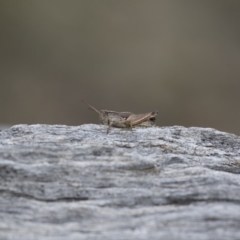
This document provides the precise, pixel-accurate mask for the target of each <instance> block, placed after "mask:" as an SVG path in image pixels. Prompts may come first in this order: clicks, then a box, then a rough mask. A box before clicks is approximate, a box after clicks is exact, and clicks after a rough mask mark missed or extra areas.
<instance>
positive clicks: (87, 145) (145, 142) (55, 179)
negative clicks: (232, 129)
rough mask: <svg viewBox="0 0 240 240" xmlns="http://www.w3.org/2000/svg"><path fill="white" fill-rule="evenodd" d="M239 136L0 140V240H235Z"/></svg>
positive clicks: (171, 133) (145, 134) (64, 133)
mask: <svg viewBox="0 0 240 240" xmlns="http://www.w3.org/2000/svg"><path fill="white" fill-rule="evenodd" d="M239 173H240V137H238V136H236V135H233V134H228V133H224V132H219V131H217V130H214V129H209V128H208V129H206V128H196V127H193V128H184V127H179V126H174V127H162V128H160V127H153V128H135V129H133V131H130V130H125V129H111V131H110V133H109V134H108V135H106V126H101V125H93V124H88V125H82V126H77V127H69V126H59V125H55V126H50V125H30V126H28V125H16V126H13V127H11V128H10V129H7V130H3V131H1V132H0V239H1V240H5V239H6V240H10V239H11V240H15V239H16V240H30V239H31V240H32V239H47V240H57V239H60V240H63V239H64V240H65V239H68V240H75V239H86V240H87V239H88V240H89V239H94V240H95V239H96V240H98V239H102V240H103V239H104V240H106V239H111V240H112V239H119V240H121V239H140V240H141V239H151V240H155V239H156V240H157V239H178V240H179V239H180V240H181V239H182V240H186V239H194V240H195V239H204V240H205V239H209V240H210V239H218V240H219V239H231V240H233V239H240V175H239Z"/></svg>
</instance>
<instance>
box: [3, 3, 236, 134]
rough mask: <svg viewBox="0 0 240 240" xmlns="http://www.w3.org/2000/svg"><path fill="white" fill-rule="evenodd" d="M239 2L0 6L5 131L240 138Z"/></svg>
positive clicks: (26, 4)
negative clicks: (97, 128) (129, 115)
mask: <svg viewBox="0 0 240 240" xmlns="http://www.w3.org/2000/svg"><path fill="white" fill-rule="evenodd" d="M239 23H240V1H238V0H228V1H219V0H210V1H209V0H201V1H200V0H199V1H193V0H161V1H153V0H102V1H99V0H91V1H89V0H68V1H66V0H65V1H63V0H41V1H36V0H23V1H9V0H1V1H0V29H1V37H0V86H1V88H0V89H1V91H0V92H1V94H0V109H1V111H0V125H1V126H2V127H3V126H8V125H13V124H21V123H26V124H35V123H45V124H66V125H80V124H84V123H98V116H97V115H96V114H95V113H94V112H92V111H89V110H87V107H86V105H84V104H83V103H82V102H81V99H84V100H85V101H87V102H89V103H90V104H92V105H93V106H95V107H96V108H98V109H108V110H116V111H132V112H135V113H144V112H149V111H152V110H155V109H158V110H159V115H158V119H157V125H159V126H171V125H183V126H186V127H188V126H199V127H212V128H216V129H219V130H221V131H227V132H232V133H235V134H238V135H240V111H239V102H240V94H239V89H240V27H239Z"/></svg>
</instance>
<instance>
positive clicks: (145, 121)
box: [82, 100, 158, 133]
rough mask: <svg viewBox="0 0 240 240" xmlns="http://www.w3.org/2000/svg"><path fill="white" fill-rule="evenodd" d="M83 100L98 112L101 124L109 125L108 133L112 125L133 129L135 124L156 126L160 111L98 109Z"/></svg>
mask: <svg viewBox="0 0 240 240" xmlns="http://www.w3.org/2000/svg"><path fill="white" fill-rule="evenodd" d="M82 102H84V103H85V104H87V105H88V108H89V109H91V110H93V111H94V112H96V113H98V115H99V119H100V123H101V124H104V125H108V130H107V133H109V130H110V128H111V127H116V128H131V129H132V127H135V126H142V127H151V126H154V125H155V120H156V116H157V114H158V111H153V112H149V113H143V114H134V113H131V112H116V111H110V110H97V109H96V108H95V107H93V106H91V105H90V104H88V103H86V102H85V101H83V100H82Z"/></svg>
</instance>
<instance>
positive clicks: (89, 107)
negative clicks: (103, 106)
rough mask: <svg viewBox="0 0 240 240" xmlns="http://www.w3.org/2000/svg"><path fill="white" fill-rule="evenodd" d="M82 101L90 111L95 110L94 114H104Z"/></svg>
mask: <svg viewBox="0 0 240 240" xmlns="http://www.w3.org/2000/svg"><path fill="white" fill-rule="evenodd" d="M81 101H82V102H83V103H85V104H86V105H87V106H88V109H91V110H93V111H94V112H96V113H98V114H102V113H101V112H99V111H98V110H97V109H96V108H95V107H93V106H92V105H90V104H89V103H87V102H85V101H84V100H82V99H81Z"/></svg>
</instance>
